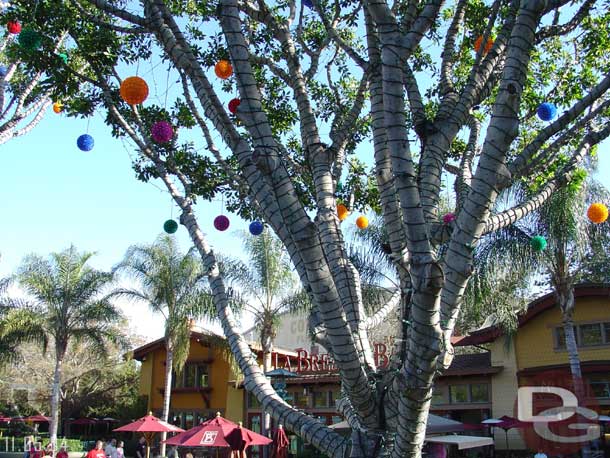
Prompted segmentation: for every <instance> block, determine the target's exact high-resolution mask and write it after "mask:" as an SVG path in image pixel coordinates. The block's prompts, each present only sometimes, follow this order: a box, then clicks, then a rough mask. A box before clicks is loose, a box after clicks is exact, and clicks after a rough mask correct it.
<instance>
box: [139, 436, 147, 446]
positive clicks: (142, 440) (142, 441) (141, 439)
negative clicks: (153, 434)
mask: <svg viewBox="0 0 610 458" xmlns="http://www.w3.org/2000/svg"><path fill="white" fill-rule="evenodd" d="M144 442H146V439H145V438H144V436H142V437H140V444H143V443H144Z"/></svg>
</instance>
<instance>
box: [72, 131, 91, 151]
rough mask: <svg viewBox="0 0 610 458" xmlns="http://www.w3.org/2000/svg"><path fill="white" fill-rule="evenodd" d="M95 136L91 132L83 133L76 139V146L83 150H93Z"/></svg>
mask: <svg viewBox="0 0 610 458" xmlns="http://www.w3.org/2000/svg"><path fill="white" fill-rule="evenodd" d="M93 144H94V141H93V137H92V136H91V135H89V134H83V135H81V136H80V137H78V139H77V140H76V146H78V148H79V149H80V150H81V151H91V150H92V149H93Z"/></svg>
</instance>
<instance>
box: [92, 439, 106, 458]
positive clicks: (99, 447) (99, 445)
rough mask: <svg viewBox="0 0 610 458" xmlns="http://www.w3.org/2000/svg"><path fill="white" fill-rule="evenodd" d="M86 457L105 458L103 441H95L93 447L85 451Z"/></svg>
mask: <svg viewBox="0 0 610 458" xmlns="http://www.w3.org/2000/svg"><path fill="white" fill-rule="evenodd" d="M87 458H106V453H104V443H103V442H102V441H97V442H96V443H95V447H94V448H93V449H92V450H89V452H88V453H87Z"/></svg>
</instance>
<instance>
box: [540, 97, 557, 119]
mask: <svg viewBox="0 0 610 458" xmlns="http://www.w3.org/2000/svg"><path fill="white" fill-rule="evenodd" d="M537 113H538V117H539V118H540V119H542V120H543V121H551V120H552V119H553V118H554V117H555V116H557V107H555V105H553V104H552V103H549V102H544V103H541V104H540V106H539V107H538V110H537Z"/></svg>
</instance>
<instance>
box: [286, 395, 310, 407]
mask: <svg viewBox="0 0 610 458" xmlns="http://www.w3.org/2000/svg"><path fill="white" fill-rule="evenodd" d="M290 394H291V395H292V405H293V406H295V407H299V408H301V409H304V408H307V407H309V402H308V399H307V398H308V396H307V395H306V394H303V391H292V392H291V393H290Z"/></svg>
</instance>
